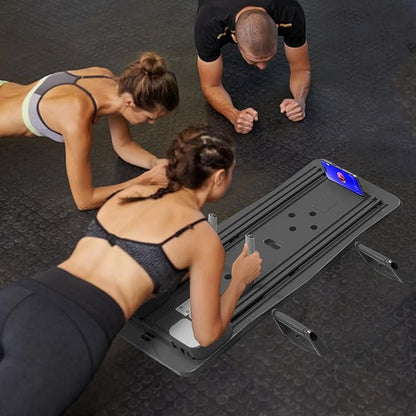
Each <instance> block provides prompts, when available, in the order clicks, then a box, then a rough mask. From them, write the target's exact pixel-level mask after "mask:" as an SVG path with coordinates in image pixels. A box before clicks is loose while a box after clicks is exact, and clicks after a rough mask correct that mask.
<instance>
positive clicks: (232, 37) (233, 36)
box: [231, 33, 238, 43]
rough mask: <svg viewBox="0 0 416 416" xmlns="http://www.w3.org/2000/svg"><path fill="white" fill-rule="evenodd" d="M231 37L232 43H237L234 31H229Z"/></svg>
mask: <svg viewBox="0 0 416 416" xmlns="http://www.w3.org/2000/svg"><path fill="white" fill-rule="evenodd" d="M231 39H232V40H233V41H234V43H238V40H237V36H236V35H235V34H234V33H231Z"/></svg>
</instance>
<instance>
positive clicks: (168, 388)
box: [0, 0, 416, 416]
mask: <svg viewBox="0 0 416 416" xmlns="http://www.w3.org/2000/svg"><path fill="white" fill-rule="evenodd" d="M3 3H4V4H2V7H1V8H0V21H1V29H0V32H1V36H0V79H8V80H13V81H17V82H21V83H28V82H30V81H32V80H34V79H37V78H39V77H41V76H42V75H44V74H47V73H50V72H53V71H55V70H62V69H73V68H81V67H85V66H92V65H101V66H107V67H109V68H111V69H112V70H114V71H115V72H120V71H121V70H122V69H123V68H124V67H125V66H126V65H127V64H128V63H129V62H130V61H132V60H134V59H135V58H136V56H137V55H138V54H139V53H140V52H142V51H144V50H155V51H157V52H159V53H160V54H162V55H163V56H164V57H165V58H166V59H167V61H168V63H169V64H170V66H171V68H172V69H173V70H174V71H175V72H176V74H177V77H178V81H179V83H180V91H181V104H180V107H179V109H178V110H176V111H175V112H174V113H172V114H170V115H168V116H167V117H165V118H164V119H162V120H160V121H159V122H158V123H157V124H156V126H153V127H151V126H138V127H135V128H133V129H132V132H133V134H134V137H135V138H137V140H138V141H139V142H140V143H141V144H142V145H144V146H145V147H146V148H148V149H149V150H151V151H153V152H155V153H156V154H158V155H160V156H163V155H164V154H165V151H166V149H167V144H168V139H169V138H171V137H172V135H173V134H174V133H175V132H177V131H178V130H180V129H182V128H183V127H184V126H186V125H188V124H189V123H192V122H203V121H208V122H210V123H213V124H216V125H219V126H221V127H223V128H224V129H225V130H226V131H228V132H229V133H230V134H233V135H235V137H236V140H237V156H238V163H237V167H236V171H235V177H234V182H233V185H232V188H231V190H230V192H229V193H228V195H227V196H226V197H225V198H224V199H223V200H222V201H221V202H219V203H218V204H216V205H215V206H207V207H206V212H210V211H214V212H216V214H217V215H218V217H219V219H220V220H221V219H225V218H227V217H228V216H230V215H232V214H234V213H235V212H237V211H239V210H240V209H242V208H244V207H245V206H247V205H248V204H250V203H252V202H254V201H256V200H257V199H258V198H260V197H261V196H262V195H264V194H266V193H267V192H269V191H271V190H272V189H274V188H275V187H276V186H278V185H279V184H281V183H282V182H283V181H284V180H286V179H287V178H289V177H290V176H291V175H293V174H294V173H295V172H296V171H298V170H299V169H300V168H302V167H303V166H304V165H306V164H307V163H309V162H310V161H311V160H313V159H316V158H321V157H324V158H326V159H329V160H332V161H334V162H336V163H337V164H339V165H341V166H343V167H345V168H346V169H348V170H350V171H353V172H354V173H356V174H358V175H359V176H362V177H363V178H365V179H367V180H369V181H371V182H373V183H375V184H377V185H378V186H380V187H381V188H384V189H386V190H388V191H390V192H392V193H393V194H395V195H397V196H398V197H399V198H400V199H401V201H402V206H401V207H400V208H399V209H397V210H396V211H394V212H393V213H392V214H391V215H389V216H388V217H387V218H386V219H385V220H383V221H382V222H380V223H378V224H377V225H376V226H375V227H374V228H372V229H371V230H369V231H368V232H366V233H365V234H364V235H362V238H361V239H360V240H361V241H362V242H363V243H365V244H366V245H368V246H370V247H371V248H373V249H374V250H377V251H379V252H381V253H383V254H384V255H386V256H388V257H391V258H392V259H394V260H395V261H396V262H397V263H398V264H399V270H398V272H399V274H400V276H401V278H402V279H403V280H404V281H405V283H404V284H399V283H396V282H394V281H393V280H390V279H387V278H383V277H381V276H380V275H378V274H376V273H375V272H374V271H373V270H372V269H370V268H369V267H368V266H366V265H365V264H364V263H363V262H362V260H361V259H360V257H359V255H358V253H357V252H356V251H354V249H350V250H347V251H346V252H344V253H343V255H342V256H340V257H338V258H337V259H335V260H334V261H333V262H332V263H331V264H330V265H329V266H327V267H326V268H325V269H324V270H323V271H321V272H320V273H319V274H318V275H317V276H316V277H315V278H314V280H313V281H311V282H310V283H309V284H307V285H306V286H304V287H303V288H301V289H300V290H298V291H297V292H296V293H295V294H294V295H292V296H291V297H290V298H288V299H287V300H286V301H284V302H283V303H281V304H280V305H279V309H280V310H281V311H283V312H285V313H287V314H289V315H290V316H292V317H293V318H295V319H297V320H298V321H300V322H302V323H304V324H305V325H307V326H309V327H311V328H313V329H314V330H315V332H316V333H317V334H318V336H319V338H320V340H321V342H322V344H323V345H324V353H323V356H322V357H321V358H319V357H317V356H314V355H312V354H310V353H307V352H304V351H303V350H301V349H299V348H297V347H296V346H294V345H293V344H292V343H290V341H289V340H288V339H287V338H285V337H284V336H283V335H282V334H281V333H280V331H279V330H278V328H277V327H276V326H275V324H274V323H273V320H272V318H271V316H269V315H267V316H266V317H265V318H264V319H263V320H262V321H261V322H260V323H259V324H258V325H257V326H256V327H255V328H253V329H252V330H251V331H250V332H249V333H248V334H247V335H245V336H244V337H243V338H242V339H241V340H240V341H238V342H237V343H236V344H235V345H234V346H233V347H231V348H230V349H229V350H228V351H227V352H226V353H224V354H223V355H222V356H221V357H219V358H218V359H217V360H215V361H214V362H212V363H211V364H210V366H209V367H208V368H207V369H205V370H204V371H203V372H202V373H201V374H199V375H197V376H195V377H192V378H180V377H179V376H177V375H175V374H174V373H172V372H171V371H170V370H168V369H166V368H164V367H163V366H161V365H160V364H158V363H156V362H154V361H153V360H151V359H150V358H148V357H147V356H145V355H144V354H143V353H141V352H140V351H138V350H137V349H135V348H134V347H132V346H131V345H130V344H128V343H126V342H125V341H123V340H122V339H120V338H117V339H116V340H115V342H114V344H113V345H112V347H111V349H110V351H109V353H108V356H107V358H106V359H105V362H104V364H103V366H102V368H101V369H100V371H99V372H98V374H97V375H96V377H95V379H94V380H93V382H92V383H91V384H90V386H89V387H88V388H87V390H86V391H85V392H84V393H83V395H82V396H81V397H80V398H79V400H78V401H77V402H76V403H75V404H74V405H73V406H72V407H71V408H70V409H69V410H68V411H67V413H66V416H87V415H94V416H133V415H134V416H150V415H157V416H159V415H169V416H175V415H176V416H185V415H192V416H202V415H203V416H208V415H209V416H211V415H215V416H222V415H239V416H240V415H248V416H252V415H253V416H303V415H308V416H309V415H319V416H326V415H328V416H361V415H365V416H413V415H416V397H415V396H416V335H415V334H416V288H415V283H416V275H415V269H416V214H415V212H416V211H415V206H416V76H415V74H416V3H415V1H414V0H394V1H393V0H380V1H378V2H377V4H376V3H374V2H370V1H368V0H363V1H359V2H357V1H352V0H343V1H341V0H334V1H331V2H325V3H322V2H314V1H310V0H303V5H304V9H305V12H306V16H307V29H308V41H309V45H310V54H311V62H312V67H313V87H312V90H311V93H310V96H309V99H308V107H307V118H306V119H305V120H304V121H303V122H302V123H291V122H289V121H287V120H286V118H285V117H283V116H282V115H280V114H279V111H278V104H279V102H280V100H281V99H282V98H284V97H286V96H287V94H288V85H287V77H288V68H287V64H286V61H285V58H284V55H283V54H282V50H280V51H279V53H278V56H277V57H276V58H275V59H274V60H273V61H272V62H271V63H270V65H269V67H268V69H267V70H265V71H264V72H260V71H258V70H256V69H254V68H250V67H248V66H247V65H246V64H245V63H244V62H243V60H242V58H241V57H240V56H239V54H238V52H237V50H236V48H234V47H232V46H231V45H229V46H227V47H226V48H225V49H224V59H225V73H224V83H225V85H226V88H227V89H228V90H229V91H230V93H231V95H232V96H233V97H234V101H235V103H236V105H237V106H241V107H248V106H251V107H254V108H256V109H257V110H258V111H259V115H260V121H259V122H258V123H257V124H256V126H255V129H254V131H253V132H252V133H250V134H248V135H245V136H239V135H237V134H235V133H233V131H232V129H231V126H230V125H228V123H227V122H226V121H225V120H224V119H223V118H222V117H221V116H219V115H218V114H216V113H215V112H214V111H213V110H211V109H210V108H209V107H208V105H207V104H206V103H205V101H204V98H203V96H202V94H201V92H200V90H199V85H198V78H197V72H196V67H195V56H196V55H195V50H194V47H193V38H192V31H193V29H192V24H193V19H194V16H195V12H196V7H197V0H183V1H180V2H172V1H167V0H142V1H140V2H137V1H133V0H123V1H117V2H115V1H113V2H111V1H106V0H89V1H88V2H86V1H79V0H73V1H71V2H66V1H60V0H54V1H51V0H44V1H42V2H30V1H24V0H14V1H10V2H3ZM375 6H376V7H375ZM92 161H93V170H94V177H95V181H96V183H97V184H107V183H113V182H116V181H121V180H122V179H127V178H129V177H131V176H133V175H135V174H137V172H138V169H137V168H134V167H132V166H129V165H127V164H125V163H124V162H122V161H121V160H119V159H118V158H117V157H116V156H115V154H114V152H113V151H112V149H111V144H110V140H109V133H108V130H107V126H106V123H105V122H104V121H100V122H99V123H98V125H97V126H96V127H95V129H94V147H93V153H92ZM93 215H94V212H93V211H89V212H78V211H77V210H76V209H75V206H74V204H73V202H72V198H71V196H70V193H69V188H68V184H67V180H66V176H65V170H64V149H63V146H62V145H60V144H57V143H53V142H52V141H51V140H48V139H41V138H33V139H32V138H4V139H1V140H0V286H2V287H3V286H5V285H7V284H8V283H9V282H11V281H14V280H17V279H19V278H20V277H22V276H28V275H31V274H33V273H35V272H37V271H39V270H43V269H45V268H47V267H49V266H51V265H54V264H56V263H57V262H59V261H61V260H62V259H64V258H65V257H66V256H67V255H68V254H69V253H70V251H71V248H72V247H73V246H74V244H75V242H76V241H77V239H78V238H80V237H81V236H82V234H83V230H84V229H85V226H86V224H87V223H88V221H89V220H90V218H91V217H92V216H93ZM34 416H40V415H34Z"/></svg>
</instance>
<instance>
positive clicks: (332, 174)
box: [321, 160, 364, 196]
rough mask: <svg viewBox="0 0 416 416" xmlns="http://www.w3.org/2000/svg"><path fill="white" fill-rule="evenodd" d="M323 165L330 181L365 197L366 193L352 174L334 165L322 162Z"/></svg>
mask: <svg viewBox="0 0 416 416" xmlns="http://www.w3.org/2000/svg"><path fill="white" fill-rule="evenodd" d="M321 164H322V166H323V168H324V170H325V173H326V176H327V178H328V179H329V180H331V181H333V182H335V183H337V184H339V185H341V186H343V187H344V188H347V189H349V190H350V191H352V192H355V193H356V194H358V195H360V196H363V195H364V192H363V190H362V189H361V186H360V183H359V182H358V179H357V177H356V176H355V175H353V174H352V173H350V172H348V171H346V170H344V169H341V168H339V167H338V166H335V165H333V164H332V163H330V162H328V161H326V160H321Z"/></svg>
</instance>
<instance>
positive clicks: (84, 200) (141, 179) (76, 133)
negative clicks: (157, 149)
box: [60, 102, 163, 210]
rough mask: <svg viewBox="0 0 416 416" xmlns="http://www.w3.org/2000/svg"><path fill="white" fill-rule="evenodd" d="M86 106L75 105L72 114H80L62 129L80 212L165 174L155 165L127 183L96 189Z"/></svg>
mask: <svg viewBox="0 0 416 416" xmlns="http://www.w3.org/2000/svg"><path fill="white" fill-rule="evenodd" d="M87 104H88V103H87ZM76 107H78V108H76ZM83 107H84V105H83V104H82V102H81V103H79V105H74V106H73V107H72V111H77V112H78V114H71V122H68V123H65V124H63V125H62V127H61V129H60V131H61V132H62V134H63V136H64V140H65V161H66V171H67V176H68V181H69V186H70V188H71V192H72V196H73V198H74V201H75V204H76V206H77V208H78V209H80V210H86V209H94V208H98V207H100V206H101V205H102V204H103V203H104V202H105V201H106V199H107V198H108V197H109V196H110V195H112V194H113V193H114V192H117V191H119V190H121V189H123V188H125V187H127V186H129V185H132V184H140V183H142V184H150V183H152V182H153V181H154V177H155V176H162V175H163V172H159V171H160V168H159V166H156V167H155V168H154V169H152V170H150V171H148V172H145V173H144V174H142V175H140V176H137V177H135V178H132V179H130V180H128V181H125V182H122V183H118V184H114V185H107V186H99V187H94V184H93V177H92V170H91V162H90V152H91V142H92V136H91V129H92V126H91V123H90V118H89V117H87V116H86V114H88V111H87V110H88V108H83Z"/></svg>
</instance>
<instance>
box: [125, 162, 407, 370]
mask: <svg viewBox="0 0 416 416" xmlns="http://www.w3.org/2000/svg"><path fill="white" fill-rule="evenodd" d="M359 179H360V183H361V185H362V187H363V190H364V191H365V195H364V196H359V195H357V194H355V193H353V192H351V191H349V190H348V189H346V188H344V187H342V186H340V185H338V184H336V183H333V182H331V181H330V180H328V179H327V177H326V175H325V173H324V170H323V168H322V167H321V163H320V160H314V161H312V162H310V163H309V164H308V165H307V166H305V167H304V168H303V169H301V170H300V171H299V172H298V173H296V174H295V175H294V176H292V177H291V178H289V179H288V180H287V181H286V182H284V183H283V184H282V185H280V186H279V187H277V188H276V189H275V190H273V191H272V192H270V193H269V194H267V195H265V196H264V197H262V198H260V199H259V200H258V201H257V202H254V203H253V204H251V205H250V206H248V207H247V208H244V209H243V210H241V211H239V212H238V213H236V214H234V215H233V216H231V217H230V218H228V219H226V220H225V221H223V222H221V223H220V224H219V225H218V229H217V231H218V233H219V236H220V238H221V241H222V243H223V245H224V249H225V252H226V260H225V266H224V272H223V277H222V281H221V292H223V291H224V290H225V289H226V287H227V286H228V284H229V281H230V277H231V275H230V273H231V267H232V263H233V261H234V260H235V259H236V257H237V256H238V255H239V254H240V252H241V250H242V247H243V244H244V241H245V235H246V234H250V235H252V236H254V237H255V242H256V249H257V250H258V251H259V252H260V255H261V257H262V259H263V264H262V272H261V275H260V276H259V277H258V278H257V279H256V281H255V282H254V284H252V285H250V287H249V288H248V289H247V290H246V291H245V292H244V294H243V295H242V297H241V298H240V300H239V302H238V304H237V307H236V309H235V311H234V313H233V317H232V320H231V323H230V325H229V326H228V328H227V330H226V331H225V333H224V334H223V336H222V337H221V338H220V339H219V340H218V341H216V342H215V343H214V344H212V345H210V346H209V347H206V348H204V347H201V346H200V345H199V344H198V342H197V341H196V340H195V338H194V337H193V332H192V322H191V318H192V317H191V312H190V305H189V282H188V281H185V282H184V283H182V284H181V285H180V286H178V288H177V289H176V290H175V292H174V293H173V294H172V295H171V296H170V297H169V298H159V299H155V300H151V301H149V302H147V303H146V304H145V305H143V306H142V307H141V308H139V309H138V310H137V312H136V313H135V314H134V316H133V317H132V318H131V319H130V320H129V321H128V322H127V323H126V325H125V326H124V327H123V329H122V331H121V332H120V336H121V337H123V338H124V339H125V340H126V341H128V342H130V343H131V344H132V345H134V346H135V347H137V348H138V349H140V350H142V351H143V352H144V353H146V354H147V355H149V356H150V357H152V358H153V359H154V360H156V361H158V362H159V363H161V364H163V365H164V366H166V367H168V368H169V369H170V370H172V371H173V372H175V373H177V374H179V375H181V376H190V375H192V374H195V373H197V372H198V371H200V370H202V369H203V368H204V366H205V365H206V364H208V362H210V361H211V360H212V359H214V358H215V357H217V356H218V355H219V354H221V353H222V352H224V351H225V350H227V349H228V348H230V346H231V345H232V344H233V343H235V342H236V341H237V340H238V339H239V338H240V337H242V336H243V335H244V334H245V333H246V332H247V331H249V329H250V328H252V327H253V326H254V325H255V324H256V322H258V320H259V319H260V318H262V316H264V314H265V313H267V312H268V311H271V310H272V309H273V308H275V307H276V305H277V304H278V303H280V302H281V301H282V300H283V299H285V298H286V297H287V296H289V295H290V294H292V293H293V292H294V291H296V290H297V289H299V288H300V287H301V286H303V285H304V284H305V283H307V282H308V281H309V280H310V279H312V278H313V277H314V276H315V275H316V274H317V273H318V272H319V271H320V270H321V269H322V268H323V267H324V266H325V265H327V264H328V263H329V262H330V261H332V260H333V259H334V258H335V257H336V256H337V255H339V254H340V253H341V252H342V251H343V250H345V249H346V248H348V247H349V246H350V245H351V244H353V243H354V240H355V239H356V238H357V237H358V236H359V235H360V234H362V233H363V232H364V231H366V230H367V229H369V228H370V227H371V226H373V225H374V224H376V223H377V222H378V221H380V220H381V219H382V218H383V217H385V216H386V215H388V214H389V213H391V212H392V211H393V210H394V209H396V208H397V207H398V206H399V205H400V200H399V199H398V198H397V197H396V196H394V195H392V194H391V193H389V192H386V191H384V190H383V189H381V188H379V187H377V186H375V185H373V184H371V183H370V182H367V181H366V180H364V179H362V178H359Z"/></svg>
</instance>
